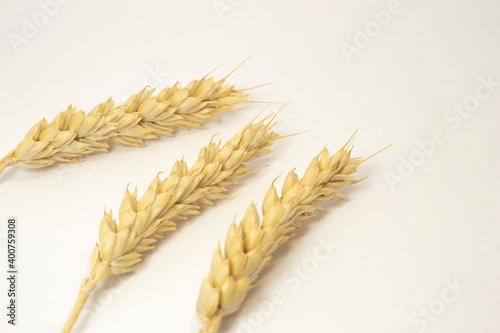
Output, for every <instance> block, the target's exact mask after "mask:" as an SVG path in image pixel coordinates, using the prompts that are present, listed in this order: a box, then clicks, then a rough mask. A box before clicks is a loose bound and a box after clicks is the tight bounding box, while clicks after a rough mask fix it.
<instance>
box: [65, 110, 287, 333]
mask: <svg viewBox="0 0 500 333" xmlns="http://www.w3.org/2000/svg"><path fill="white" fill-rule="evenodd" d="M274 125H275V123H274V122H273V120H270V121H269V122H267V123H266V122H265V121H264V120H261V121H259V122H257V123H255V124H254V123H253V122H251V123H249V124H247V125H246V126H244V127H243V128H242V129H241V130H240V131H239V132H238V133H237V134H236V135H235V136H234V137H233V138H232V139H231V140H230V141H228V142H227V143H226V144H225V145H224V146H222V147H221V144H220V142H219V143H218V144H216V143H213V142H212V141H211V142H210V143H209V144H208V145H207V146H206V147H204V148H202V149H201V151H200V154H199V156H198V160H197V161H196V162H195V163H194V165H193V166H192V167H191V169H189V170H188V167H187V164H186V162H184V161H183V160H181V161H177V162H176V163H175V165H174V167H173V168H172V171H171V173H170V176H168V177H167V178H166V179H165V180H163V181H161V180H160V177H159V175H158V176H156V178H155V179H154V180H153V182H152V183H151V185H150V186H149V188H148V189H147V191H146V193H145V194H144V196H143V197H142V198H141V199H140V200H139V199H137V189H136V190H135V191H134V192H133V193H130V192H129V190H128V188H127V191H126V192H125V196H124V198H123V201H122V204H121V207H120V211H119V219H120V223H119V224H118V225H117V224H116V222H115V219H114V218H113V215H112V212H111V211H110V212H109V213H107V212H105V214H104V218H103V220H102V222H101V224H100V230H99V242H100V243H98V244H97V245H96V246H95V248H94V252H93V254H92V257H91V262H90V275H89V277H88V278H86V279H84V280H83V282H82V285H81V288H80V293H79V297H78V300H77V303H76V305H75V308H74V309H73V312H72V313H71V315H70V318H69V319H68V321H67V323H66V325H65V327H64V329H63V332H70V331H71V328H72V326H73V324H74V323H75V321H76V319H77V317H78V314H79V313H80V311H81V309H82V307H83V305H84V304H85V302H86V300H87V298H88V296H89V294H90V293H91V292H92V291H93V290H94V289H95V288H96V286H97V285H98V284H100V283H101V282H103V281H104V279H105V278H106V277H107V276H108V275H109V274H123V273H127V272H130V271H131V268H132V266H134V265H135V264H137V263H138V262H140V261H141V258H142V253H143V252H145V251H148V250H151V249H153V247H154V243H155V242H156V241H157V240H158V239H161V238H162V233H164V232H166V231H173V230H175V228H176V224H175V223H174V220H186V219H187V217H188V216H189V215H196V214H199V211H200V204H203V205H208V206H211V205H213V201H214V200H217V199H223V198H226V197H227V195H226V194H224V192H225V191H227V189H226V187H227V186H228V185H232V184H236V180H237V179H238V178H239V177H242V176H245V175H248V174H249V172H248V168H249V167H248V166H247V165H246V164H244V163H246V162H247V161H251V160H253V159H255V158H257V157H259V156H262V155H265V154H268V153H269V152H271V151H272V150H271V149H270V148H269V147H270V146H271V145H272V144H273V143H274V141H275V140H277V139H278V138H280V137H279V135H277V134H276V133H275V132H273V131H272V127H273V126H274Z"/></svg>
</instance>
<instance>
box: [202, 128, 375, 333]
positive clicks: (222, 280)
mask: <svg viewBox="0 0 500 333" xmlns="http://www.w3.org/2000/svg"><path fill="white" fill-rule="evenodd" d="M353 138H354V135H353V137H351V139H350V140H349V141H348V142H347V144H346V145H344V147H343V148H342V149H340V150H339V151H338V152H336V153H335V154H333V155H330V153H329V151H328V150H327V149H326V148H324V149H323V150H322V151H321V153H320V154H319V155H318V156H316V157H314V158H313V160H312V161H311V163H310V165H309V167H308V168H307V170H306V172H305V174H304V177H302V179H299V177H298V176H297V174H296V173H295V171H294V170H292V171H290V173H289V174H288V175H287V177H286V179H285V182H284V185H283V189H282V191H281V196H279V195H278V192H277V190H276V188H275V186H274V181H273V183H272V185H271V187H270V188H269V190H268V191H267V193H266V195H265V197H264V201H263V203H262V218H260V217H259V213H258V211H257V207H256V206H255V204H253V203H252V204H251V205H250V207H249V208H248V209H247V211H246V213H245V216H244V217H243V220H242V221H241V223H239V224H238V225H237V224H236V223H234V222H233V223H232V224H231V226H230V228H229V231H228V233H227V235H226V241H225V245H224V247H223V249H221V247H220V245H219V246H218V247H217V250H216V251H215V254H214V255H213V258H212V263H211V266H210V272H209V274H208V276H207V277H206V278H205V279H204V280H203V283H202V285H201V289H200V294H199V298H198V302H197V306H196V312H197V315H198V318H199V320H200V323H201V325H202V329H201V331H200V333H216V332H217V330H218V328H219V325H220V323H221V321H222V318H223V317H224V316H227V315H229V314H231V313H234V312H236V311H237V310H238V309H239V308H240V306H241V304H242V303H243V301H244V300H245V298H246V295H247V293H248V291H249V290H250V289H251V288H252V287H253V286H254V285H255V282H256V280H257V277H258V275H259V274H260V272H261V271H262V270H263V269H264V267H265V266H266V265H267V264H268V263H269V261H270V260H271V255H272V253H273V252H274V251H275V250H276V249H277V248H278V247H279V246H280V245H281V244H283V243H284V242H286V241H287V240H288V239H289V238H290V237H292V236H293V235H294V232H295V230H296V229H297V228H300V222H301V221H303V220H305V219H307V218H309V217H311V216H313V215H314V213H315V212H317V211H321V206H320V204H321V203H322V202H325V201H327V200H332V199H335V198H341V199H343V195H342V194H340V193H339V192H338V190H339V189H341V188H344V187H347V186H349V185H352V184H355V183H357V182H358V180H357V179H356V178H355V177H354V176H352V175H351V174H352V173H354V172H355V171H356V170H357V167H358V166H359V165H360V164H361V163H362V162H364V161H365V160H366V159H365V160H363V159H360V158H351V151H352V140H353Z"/></svg>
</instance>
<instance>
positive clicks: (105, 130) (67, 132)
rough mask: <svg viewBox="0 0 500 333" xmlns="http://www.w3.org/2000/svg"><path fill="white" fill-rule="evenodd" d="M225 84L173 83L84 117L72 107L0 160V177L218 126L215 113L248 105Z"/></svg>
mask: <svg viewBox="0 0 500 333" xmlns="http://www.w3.org/2000/svg"><path fill="white" fill-rule="evenodd" d="M226 78H227V77H226ZM226 78H224V79H222V80H219V81H214V79H213V78H212V77H208V78H207V77H204V78H202V79H201V80H193V81H191V83H189V85H188V86H187V87H185V88H181V86H180V84H179V83H178V82H177V83H176V84H175V85H174V86H173V87H167V88H165V89H163V90H162V91H161V92H160V93H158V94H157V95H154V96H153V92H154V89H149V88H148V87H146V88H144V89H143V90H142V91H141V92H139V93H137V94H135V95H132V96H131V97H130V98H129V99H128V100H127V101H126V102H125V103H124V104H123V105H122V106H119V107H115V102H114V101H112V100H111V99H109V100H107V101H106V102H104V103H101V104H99V105H97V106H96V107H95V108H94V109H93V110H92V111H90V112H89V113H88V114H85V113H84V112H83V111H78V110H77V108H75V107H73V106H71V105H70V106H69V107H68V108H67V109H66V110H65V111H63V112H61V113H60V114H59V115H58V116H57V117H56V118H55V119H54V120H53V121H52V122H50V123H49V122H47V120H46V119H45V118H44V119H43V120H41V121H40V122H39V123H38V124H36V125H35V126H34V127H33V128H31V130H30V131H29V132H28V133H27V134H26V136H25V138H24V139H23V140H22V141H21V143H19V145H18V146H17V147H16V149H14V150H13V151H11V152H10V153H9V154H7V155H6V156H5V157H4V158H2V159H1V160H0V174H1V173H2V172H3V171H4V170H5V168H7V167H9V166H11V165H17V166H19V167H22V168H28V169H35V168H42V167H46V166H49V165H52V164H54V163H64V162H67V163H68V162H69V163H78V162H81V161H82V159H83V156H84V155H86V154H90V153H95V152H108V151H109V140H111V141H114V142H117V143H119V144H122V145H125V146H134V147H143V146H144V145H145V144H146V141H145V140H150V139H155V138H157V137H158V136H159V135H167V136H172V135H173V131H174V127H179V128H183V129H187V128H190V127H196V128H202V127H203V126H202V122H203V121H204V120H206V119H213V120H217V117H216V116H215V114H216V113H220V112H229V111H233V110H234V106H235V105H236V104H238V103H243V102H247V100H246V99H245V97H246V96H247V95H246V94H245V93H244V92H243V90H238V89H235V88H234V86H231V85H224V83H225V80H226Z"/></svg>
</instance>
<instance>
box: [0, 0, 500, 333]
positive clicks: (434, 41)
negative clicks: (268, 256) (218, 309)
mask: <svg viewBox="0 0 500 333" xmlns="http://www.w3.org/2000/svg"><path fill="white" fill-rule="evenodd" d="M46 1H48V0H42V1H40V2H37V1H15V0H2V1H1V2H0V48H1V52H0V59H1V61H0V73H1V76H0V92H1V93H0V94H1V98H0V110H1V111H0V112H1V114H0V154H2V155H3V154H7V153H8V152H9V151H10V150H11V149H13V148H14V147H15V146H16V145H17V143H18V142H19V141H21V139H22V138H23V137H24V135H25V133H26V132H27V131H28V130H29V128H30V127H31V126H33V125H34V124H35V123H36V122H38V121H39V120H40V119H41V118H43V117H47V118H48V119H49V120H51V119H53V117H55V116H56V114H57V113H59V112H60V111H62V110H64V109H65V108H66V107H67V106H68V105H69V104H70V103H73V104H74V105H76V106H78V107H79V108H81V109H83V110H86V111H89V110H90V109H91V108H92V107H93V106H95V105H96V104H98V103H99V102H102V101H104V100H106V99H107V98H109V97H112V96H114V97H116V98H118V99H119V100H121V101H123V97H125V96H128V95H130V94H131V93H132V92H134V91H135V90H136V89H137V87H142V86H143V82H146V83H147V84H150V85H152V86H158V87H160V88H162V87H164V86H167V85H171V84H173V83H175V82H176V81H180V82H181V83H182V84H183V85H186V84H187V83H188V82H189V81H190V80H191V79H195V78H201V77H202V76H204V75H205V74H206V73H207V72H209V71H210V70H212V69H213V68H215V67H216V66H218V65H220V64H222V65H223V66H222V67H221V68H220V69H218V70H217V71H216V72H215V73H214V76H215V78H222V77H223V76H225V75H226V74H227V73H228V72H230V71H231V70H232V69H233V68H235V67H236V66H237V65H238V64H239V63H240V62H241V61H242V60H243V59H245V58H246V57H247V56H249V55H252V57H251V58H250V60H249V61H248V62H247V63H245V64H244V66H242V67H241V68H240V69H239V70H238V71H237V72H236V73H235V74H234V75H232V76H231V77H230V78H229V79H228V82H229V83H231V84H236V85H237V87H240V88H245V87H251V86H255V85H259V84H263V83H267V82H272V85H270V86H266V87H263V88H260V89H256V90H252V91H251V95H250V98H251V99H253V100H262V101H276V102H284V101H286V100H288V99H289V98H292V101H291V103H290V104H289V105H288V106H287V107H286V109H285V110H284V111H283V113H282V114H281V115H280V117H279V124H278V131H279V133H281V134H290V133H296V132H300V131H304V130H310V132H308V133H306V134H302V135H300V136H296V137H290V138H287V139H283V140H280V141H279V142H277V147H279V149H278V150H277V151H276V152H275V153H273V154H270V155H268V156H266V157H264V158H262V159H259V160H257V161H255V162H253V163H252V166H253V167H255V168H257V167H261V166H264V165H269V166H268V167H266V168H264V169H262V170H260V171H259V172H257V173H256V174H254V175H253V176H250V177H248V178H246V179H243V180H242V183H241V185H240V186H238V187H237V188H233V191H236V192H237V194H236V195H235V196H234V197H232V198H231V199H229V200H225V201H220V202H218V203H217V205H216V206H215V207H212V208H207V209H204V210H203V212H202V215H201V216H199V217H195V218H192V219H190V220H189V221H188V222H186V223H182V224H181V225H180V227H179V231H178V232H175V233H172V234H171V235H169V236H167V238H166V239H165V240H164V241H162V242H161V243H160V244H159V247H158V249H157V250H155V251H154V252H151V253H149V254H148V255H147V256H146V258H145V261H144V262H143V263H141V264H140V265H137V267H136V272H135V273H133V274H130V275H128V276H124V277H121V278H120V279H118V280H116V279H110V280H109V282H107V283H105V284H104V285H103V286H102V287H101V288H99V289H98V291H97V292H96V293H95V294H94V295H93V296H92V298H91V299H90V300H89V303H88V305H87V307H86V312H87V313H90V315H89V316H88V317H87V318H86V319H85V320H82V321H79V323H78V324H77V329H78V331H79V332H197V329H198V327H199V324H198V322H197V318H196V315H195V303H196V300H197V297H198V291H199V286H200V283H201V281H202V279H203V277H204V276H205V275H206V274H207V272H208V269H209V263H210V260H211V256H212V253H213V252H214V251H215V248H216V245H217V242H218V241H219V240H221V239H223V237H224V236H225V233H226V231H227V229H228V226H229V224H230V223H231V222H232V220H233V218H234V217H235V216H237V218H238V219H239V218H241V217H242V214H243V213H244V211H245V209H246V207H247V206H248V204H249V203H250V202H251V201H252V200H255V201H256V202H257V203H261V202H262V198H263V196H264V193H265V191H266V189H267V188H268V186H269V185H270V183H271V181H272V179H274V178H275V177H276V176H277V175H279V174H280V173H281V172H282V171H289V170H290V169H291V168H293V167H298V169H297V172H298V173H299V174H300V175H302V174H303V172H304V171H305V168H306V166H307V164H308V163H309V161H310V160H311V158H312V157H313V156H314V155H315V154H317V153H319V151H320V150H321V148H322V147H323V146H325V145H327V146H328V147H329V148H330V149H331V150H335V149H338V148H340V147H341V146H342V145H343V144H344V143H345V142H346V140H347V139H348V138H349V137H350V136H351V134H352V133H353V132H354V130H356V129H358V130H359V134H358V136H357V138H356V141H355V148H354V154H355V155H357V156H363V157H366V156H368V155H370V154H372V153H373V152H375V151H377V150H379V149H380V148H382V147H384V146H386V145H388V144H390V143H392V142H394V143H395V146H393V147H391V148H390V149H388V150H387V151H385V152H383V153H382V154H380V155H378V156H377V157H376V158H374V159H372V160H370V161H368V162H367V163H365V164H364V165H362V166H361V167H360V169H359V172H358V173H357V175H358V176H359V177H364V176H367V175H369V176H370V177H369V178H368V179H366V180H365V181H363V182H361V183H359V184H357V185H355V186H354V187H353V188H351V189H347V190H345V191H342V192H343V193H344V194H345V195H346V197H347V200H346V201H344V202H341V201H337V202H334V203H330V204H326V205H325V208H326V209H325V212H324V213H322V214H320V215H318V216H317V217H315V218H313V219H311V220H310V221H308V222H305V223H304V228H303V230H301V231H300V232H299V233H298V236H297V237H295V238H293V239H292V240H291V241H290V242H289V243H287V244H286V245H284V246H283V248H282V249H280V250H279V251H278V252H277V253H276V255H275V257H274V260H273V261H272V263H271V265H269V266H268V267H267V269H266V270H265V272H264V273H263V275H262V277H261V279H259V281H258V284H257V287H256V288H255V289H254V290H253V291H252V292H251V293H250V295H249V297H248V299H247V300H246V302H245V304H244V306H243V307H242V309H241V310H240V311H239V312H237V313H236V314H235V315H233V316H231V317H228V318H226V319H225V321H224V323H223V325H222V327H221V332H226V333H227V332H259V333H266V332H312V333H327V332H328V333H329V332H343V333H344V332H345V333H347V332H380V333H382V332H384V333H403V332H408V333H412V332H418V331H426V332H455V333H461V332H498V331H499V330H500V321H498V309H499V307H500V297H499V296H500V295H499V294H500V287H499V286H498V281H499V280H500V268H499V259H500V226H499V213H500V212H499V208H498V204H497V206H496V207H495V202H498V188H499V187H500V179H499V177H498V170H499V167H500V159H499V152H498V148H499V144H498V141H499V140H500V134H499V131H498V126H499V121H500V115H499V113H498V107H499V106H500V86H499V85H498V84H497V85H496V86H495V87H493V88H492V90H493V91H492V92H491V93H489V96H488V97H487V98H484V100H483V101H480V103H479V105H478V106H477V108H476V109H475V110H474V111H472V112H470V114H469V115H468V116H467V117H466V118H463V117H461V116H457V114H455V113H453V112H454V111H453V108H454V105H459V104H463V103H464V101H467V102H470V103H473V102H474V98H475V97H474V94H475V92H476V88H477V87H478V85H480V80H479V78H480V77H482V78H485V79H487V78H488V76H491V78H492V80H493V81H495V82H500V66H499V65H500V63H499V59H500V47H499V45H500V44H499V43H500V34H499V31H500V20H499V18H500V4H499V2H498V1H493V0H490V1H486V0H481V1H465V0H458V1H457V0H455V1H451V0H446V1H444V0H443V1H430V0H421V1H409V0H402V1H401V3H400V6H399V7H398V8H397V11H398V14H394V15H391V19H390V22H389V23H388V24H385V25H386V26H385V27H382V28H380V25H379V24H378V23H374V22H376V21H375V19H374V16H373V12H379V11H380V10H384V9H387V7H388V3H389V1H387V0H377V1H368V0H365V1H362V0H355V1H343V2H342V3H340V2H339V1H273V2H268V1H256V0H247V1H241V0H240V1H237V0H232V1H229V0H221V1H215V2H214V1H213V0H203V1H202V0H189V1H159V0H158V1H131V0H127V1H123V0H121V1H119V0H113V1H81V0H71V1H67V0H66V2H67V3H65V4H60V5H58V8H56V9H54V8H52V11H53V16H51V17H49V18H48V21H47V22H43V16H44V14H40V13H43V9H42V7H43V6H42V5H41V4H40V3H45V2H46ZM224 5H225V7H224ZM217 8H218V9H217ZM40 15H41V16H40ZM34 16H35V20H37V19H38V20H40V19H41V20H42V21H37V22H38V24H39V25H41V26H40V27H39V28H37V31H36V32H35V33H34V32H33V31H32V32H31V35H27V36H28V38H26V37H23V26H24V25H26V24H27V23H26V22H31V23H32V22H33V20H34ZM40 22H41V23H40ZM28 24H29V23H28ZM365 28H369V29H375V30H371V31H370V33H371V35H372V37H369V40H368V41H367V40H364V41H363V40H362V37H359V36H358V37H357V39H356V35H357V34H358V35H359V32H357V31H359V30H357V29H365ZM377 28H380V31H376V29H377ZM25 32H26V31H25ZM14 35H16V36H17V37H16V38H26V39H25V40H24V42H23V43H21V44H16V43H13V42H12V41H11V40H12V39H13V38H15V37H13V36H14ZM363 42H365V44H368V45H364V44H363ZM343 43H344V44H343ZM347 44H349V45H351V47H352V48H354V47H356V48H357V49H356V50H357V51H356V52H357V53H353V54H351V55H348V54H345V53H344V52H343V51H342V49H341V47H344V48H346V47H349V46H346V45H347ZM352 48H351V50H352ZM152 71H153V72H154V71H157V73H159V74H156V79H154V78H153V76H151V74H150V72H152ZM478 89H479V91H480V92H482V93H486V92H487V90H485V88H484V87H483V88H478ZM262 108H263V104H261V105H259V104H251V105H249V106H248V108H246V109H245V110H242V111H238V112H235V113H232V114H223V115H221V118H222V122H221V123H220V124H218V123H215V122H207V124H206V125H207V129H205V130H190V131H182V130H180V131H178V132H177V136H176V137H174V138H163V139H160V140H156V141H152V142H150V144H149V145H148V146H147V147H145V148H143V149H135V148H126V147H120V146H117V145H114V146H113V150H112V153H110V154H94V155H92V156H89V157H88V158H87V161H86V162H85V163H82V164H78V165H72V166H60V167H50V168H45V169H41V170H35V171H33V170H23V169H20V168H16V167H12V168H9V169H8V170H7V171H6V172H5V173H4V174H3V175H1V176H0V220H1V221H2V223H1V224H0V241H1V242H2V244H1V245H0V246H1V253H2V254H1V258H2V264H1V267H2V268H1V271H2V272H4V271H5V232H6V220H7V217H8V216H16V217H17V218H18V219H19V227H18V231H19V256H18V259H19V266H20V277H19V285H18V288H19V299H18V302H19V309H18V316H19V317H18V323H19V324H18V326H16V327H15V328H12V327H10V326H9V327H8V325H7V324H6V317H5V315H4V313H5V308H4V305H5V304H6V302H7V297H6V281H5V278H2V279H1V281H2V282H1V283H0V288H1V292H0V304H2V308H3V309H4V310H1V316H0V318H1V321H0V331H1V332H58V331H60V329H61V328H62V326H63V324H64V322H65V320H66V318H67V316H68V314H69V312H70V310H71V308H72V306H73V304H74V301H75V299H76V296H77V292H78V288H79V286H80V282H81V280H82V279H83V278H84V277H86V276H87V275H86V274H87V273H88V269H89V268H88V266H89V264H88V262H89V258H90V254H91V251H92V249H93V246H94V244H95V241H96V240H97V238H98V226H99V222H100V220H101V217H102V213H103V209H104V206H106V207H108V208H112V209H113V210H115V211H117V210H118V208H119V204H120V202H121V199H122V196H123V193H124V190H125V187H126V185H127V184H128V183H130V182H131V183H132V184H133V185H137V186H138V187H139V193H141V194H142V193H143V192H144V190H145V189H146V187H147V185H148V184H149V182H150V181H151V180H152V179H153V178H154V176H155V175H156V173H157V172H159V171H169V170H170V168H171V166H172V165H173V163H174V161H175V160H176V159H178V158H181V157H182V156H183V155H184V156H185V158H186V160H187V161H188V163H189V164H192V163H193V161H194V160H195V159H196V156H197V153H198V151H199V148H200V147H201V146H202V145H205V144H206V143H207V142H208V141H209V139H210V137H211V136H212V135H213V134H214V133H215V132H218V131H220V134H219V136H218V138H220V139H221V140H224V141H225V140H227V139H228V138H230V137H231V136H232V135H233V134H234V133H235V131H236V130H237V129H239V128H240V127H241V126H242V125H243V124H244V123H246V122H247V121H249V120H250V119H251V118H253V117H254V116H255V115H256V114H258V113H259V112H260V111H261V110H262ZM450 109H452V111H447V110H450ZM447 112H448V113H447ZM446 117H447V118H446ZM450 117H454V118H450ZM457 117H458V118H457ZM436 129H438V131H439V130H441V131H442V134H443V136H444V138H445V139H444V140H441V142H439V143H434V144H433V145H434V147H431V146H428V148H432V149H430V151H428V154H424V153H423V152H421V148H419V146H418V145H417V144H416V143H415V141H416V140H417V141H419V142H422V141H425V142H428V140H429V139H431V138H432V133H433V131H435V130H436ZM410 160H411V161H412V162H403V161H410ZM405 163H406V166H405V167H404V166H403V164H405ZM408 163H413V165H412V164H408ZM409 166H410V168H409ZM405 168H406V169H405ZM398 169H399V170H398ZM395 177H400V178H395ZM283 178H284V177H281V178H280V179H279V180H278V182H277V184H279V185H281V184H282V181H283ZM388 179H389V180H388ZM390 179H392V183H391V181H390ZM391 184H392V185H391ZM328 238H330V239H331V240H332V241H334V242H335V243H336V244H337V245H338V248H337V249H335V251H334V252H333V253H332V254H331V255H330V256H329V257H328V259H327V260H325V261H323V262H320V263H318V264H317V267H314V269H310V271H311V272H310V273H308V276H307V278H302V279H299V281H300V287H299V288H298V289H296V288H293V287H294V286H295V287H296V286H297V285H296V284H292V283H291V282H290V280H284V279H287V278H288V279H290V276H291V275H290V274H293V273H291V272H293V268H294V266H299V267H300V266H302V265H303V263H304V262H309V263H311V262H312V261H311V260H312V259H311V258H314V257H313V255H314V250H315V248H316V247H317V246H318V245H319V240H320V239H323V240H327V239H328ZM304 260H305V261H304ZM1 276H4V273H1ZM294 281H295V282H297V280H294ZM450 283H451V284H454V283H458V284H460V286H461V287H460V288H462V289H461V290H459V291H455V295H454V294H453V292H452V291H451V290H449V287H448V285H449V284H450ZM276 290H280V291H281V292H282V293H283V298H284V299H285V301H284V302H283V303H281V304H274V305H273V306H269V301H268V300H269V299H270V295H271V294H272V292H273V291H276ZM443 295H444V297H448V298H447V299H448V302H444V301H443V300H442V297H443ZM450 299H451V300H450ZM264 305H267V307H265V306H264ZM259 307H260V308H263V309H264V310H259ZM429 308H431V309H430V310H426V309H429ZM424 311H428V313H429V315H428V316H427V317H425V316H424V315H423V312H424ZM245 325H249V327H246V330H245V329H244V326H245ZM75 331H77V330H75Z"/></svg>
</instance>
